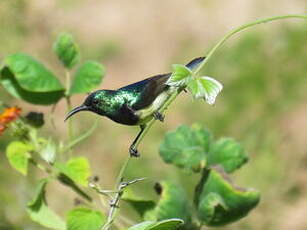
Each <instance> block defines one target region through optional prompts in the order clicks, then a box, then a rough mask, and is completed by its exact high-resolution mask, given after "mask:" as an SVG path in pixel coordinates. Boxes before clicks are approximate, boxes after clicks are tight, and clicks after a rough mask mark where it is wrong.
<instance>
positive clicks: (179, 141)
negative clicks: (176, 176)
mask: <svg viewBox="0 0 307 230" xmlns="http://www.w3.org/2000/svg"><path fill="white" fill-rule="evenodd" d="M211 139H212V136H211V134H210V133H209V132H208V131H207V130H205V129H203V128H201V127H200V126H197V125H194V126H193V127H191V128H189V127H188V126H186V125H181V126H179V127H178V128H177V129H176V130H175V131H172V132H169V133H167V134H166V136H165V138H164V140H163V142H162V144H161V145H160V149H159V152H160V156H161V157H162V158H163V160H164V161H165V162H166V163H171V164H174V165H176V166H177V167H180V168H184V169H187V170H191V171H195V172H199V171H200V170H201V169H202V168H204V167H205V166H206V161H207V160H206V155H207V154H208V152H209V146H210V144H211Z"/></svg>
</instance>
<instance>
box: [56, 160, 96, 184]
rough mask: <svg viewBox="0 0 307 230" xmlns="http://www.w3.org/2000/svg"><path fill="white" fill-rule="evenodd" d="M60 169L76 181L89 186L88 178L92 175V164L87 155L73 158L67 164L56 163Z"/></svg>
mask: <svg viewBox="0 0 307 230" xmlns="http://www.w3.org/2000/svg"><path fill="white" fill-rule="evenodd" d="M56 167H57V168H58V169H59V171H60V172H61V173H63V174H65V175H66V176H68V177H69V178H70V179H72V180H73V181H74V182H75V183H77V184H80V185H82V186H87V184H88V178H89V177H90V176H91V170H90V165H89V162H88V159H87V158H85V157H77V158H72V159H70V160H69V161H68V162H66V164H60V163H58V164H56Z"/></svg>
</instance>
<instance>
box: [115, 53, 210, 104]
mask: <svg viewBox="0 0 307 230" xmlns="http://www.w3.org/2000/svg"><path fill="white" fill-rule="evenodd" d="M204 59H205V57H198V58H195V59H193V60H192V61H190V62H189V63H188V64H187V65H186V66H187V67H188V68H190V69H191V70H193V69H195V68H196V67H197V66H198V65H199V64H200V63H201V62H202V61H203V60H204ZM170 76H171V73H166V74H160V75H156V76H153V77H150V78H147V79H145V80H142V81H139V82H136V83H133V84H131V85H128V86H125V87H123V88H120V89H119V90H127V91H131V90H136V91H137V92H139V93H140V96H139V99H138V100H137V102H136V103H135V104H134V105H133V106H132V109H134V110H139V109H143V108H146V107H147V106H149V105H151V104H152V103H153V101H154V100H155V99H156V98H157V96H159V95H160V94H161V93H162V92H163V91H164V90H166V89H167V88H168V87H169V86H168V85H166V84H165V83H166V81H167V79H168V78H169V77H170Z"/></svg>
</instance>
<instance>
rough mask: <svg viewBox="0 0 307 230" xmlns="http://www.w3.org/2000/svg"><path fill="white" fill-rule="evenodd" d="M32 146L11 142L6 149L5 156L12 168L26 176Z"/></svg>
mask: <svg viewBox="0 0 307 230" xmlns="http://www.w3.org/2000/svg"><path fill="white" fill-rule="evenodd" d="M31 150H33V146H31V145H29V144H26V143H23V142H21V141H13V142H11V143H10V144H9V145H8V146H7V148H6V156H7V158H8V160H9V162H10V164H11V166H12V167H13V168H15V169H16V170H17V171H18V172H20V173H22V174H23V175H27V172H28V162H29V159H30V157H31V155H30V153H29V152H30V151H31Z"/></svg>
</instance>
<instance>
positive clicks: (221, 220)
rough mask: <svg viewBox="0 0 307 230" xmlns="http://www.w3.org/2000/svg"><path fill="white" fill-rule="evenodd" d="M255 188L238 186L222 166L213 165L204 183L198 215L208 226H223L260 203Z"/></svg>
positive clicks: (244, 214) (242, 215) (243, 215)
mask: <svg viewBox="0 0 307 230" xmlns="http://www.w3.org/2000/svg"><path fill="white" fill-rule="evenodd" d="M259 200H260V194H259V192H258V191H256V190H254V189H244V188H239V187H236V186H234V185H233V184H232V182H231V181H230V178H229V177H228V176H227V174H225V173H224V171H223V170H222V168H220V167H212V169H211V170H210V174H209V177H208V179H207V180H206V182H205V183H204V184H203V187H202V192H201V195H200V199H199V204H198V217H199V219H200V221H201V222H202V223H203V224H205V225H207V226H222V225H225V224H229V223H231V222H234V221H237V220H239V219H240V218H242V217H245V216H246V215H247V214H248V213H249V211H251V210H252V209H253V208H255V207H256V205H257V204H258V203H259Z"/></svg>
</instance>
